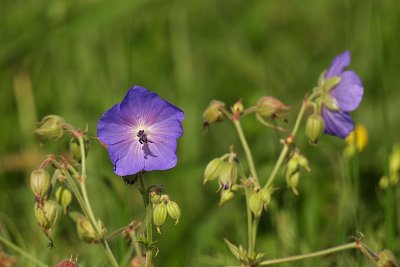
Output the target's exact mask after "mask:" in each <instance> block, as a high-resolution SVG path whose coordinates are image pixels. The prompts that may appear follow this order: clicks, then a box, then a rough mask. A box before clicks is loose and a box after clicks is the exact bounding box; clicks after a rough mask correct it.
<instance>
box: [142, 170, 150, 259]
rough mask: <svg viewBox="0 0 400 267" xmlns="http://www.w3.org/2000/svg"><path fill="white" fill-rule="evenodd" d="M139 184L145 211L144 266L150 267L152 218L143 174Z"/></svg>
mask: <svg viewBox="0 0 400 267" xmlns="http://www.w3.org/2000/svg"><path fill="white" fill-rule="evenodd" d="M139 182H140V191H141V193H142V196H143V204H144V206H145V210H146V246H147V251H146V265H145V267H150V266H151V261H152V258H153V248H152V245H153V229H152V228H153V225H152V222H151V218H152V210H153V208H152V204H151V202H150V196H149V192H148V190H147V188H146V186H145V184H144V179H143V174H141V175H140V178H139Z"/></svg>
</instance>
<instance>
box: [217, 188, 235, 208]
mask: <svg viewBox="0 0 400 267" xmlns="http://www.w3.org/2000/svg"><path fill="white" fill-rule="evenodd" d="M234 196H235V193H233V192H232V191H231V190H229V189H228V190H222V191H221V198H220V200H219V205H220V206H221V205H222V204H224V203H225V202H227V201H229V200H231V199H233V197H234Z"/></svg>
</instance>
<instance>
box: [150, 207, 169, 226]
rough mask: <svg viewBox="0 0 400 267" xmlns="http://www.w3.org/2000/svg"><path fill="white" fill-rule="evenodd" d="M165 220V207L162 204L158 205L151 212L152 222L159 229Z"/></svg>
mask: <svg viewBox="0 0 400 267" xmlns="http://www.w3.org/2000/svg"><path fill="white" fill-rule="evenodd" d="M166 218H167V205H165V204H164V202H161V203H160V204H158V205H157V206H156V207H155V208H154V210H153V222H154V225H155V226H157V227H160V226H161V225H163V224H164V222H165V219H166Z"/></svg>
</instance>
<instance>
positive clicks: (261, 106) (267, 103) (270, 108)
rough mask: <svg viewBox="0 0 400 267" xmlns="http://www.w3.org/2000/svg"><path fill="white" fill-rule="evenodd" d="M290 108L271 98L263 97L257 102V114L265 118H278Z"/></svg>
mask: <svg viewBox="0 0 400 267" xmlns="http://www.w3.org/2000/svg"><path fill="white" fill-rule="evenodd" d="M289 109H290V108H289V107H288V106H286V105H285V104H283V103H282V102H281V101H280V100H278V99H276V98H275V97H271V96H263V97H261V98H260V99H259V100H258V102H257V113H258V114H259V115H261V116H263V117H276V116H279V115H280V114H282V113H284V112H286V111H288V110H289Z"/></svg>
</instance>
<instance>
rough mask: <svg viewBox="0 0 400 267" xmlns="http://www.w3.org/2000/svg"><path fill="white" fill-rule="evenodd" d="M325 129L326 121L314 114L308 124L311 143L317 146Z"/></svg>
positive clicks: (307, 129) (307, 131) (307, 132)
mask: <svg viewBox="0 0 400 267" xmlns="http://www.w3.org/2000/svg"><path fill="white" fill-rule="evenodd" d="M324 129H325V123H324V120H323V119H322V118H321V116H319V115H317V114H312V115H310V116H309V117H308V119H307V122H306V135H307V137H308V139H309V140H310V142H311V143H313V144H316V143H318V140H319V138H320V136H321V134H322V132H323V131H324Z"/></svg>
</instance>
